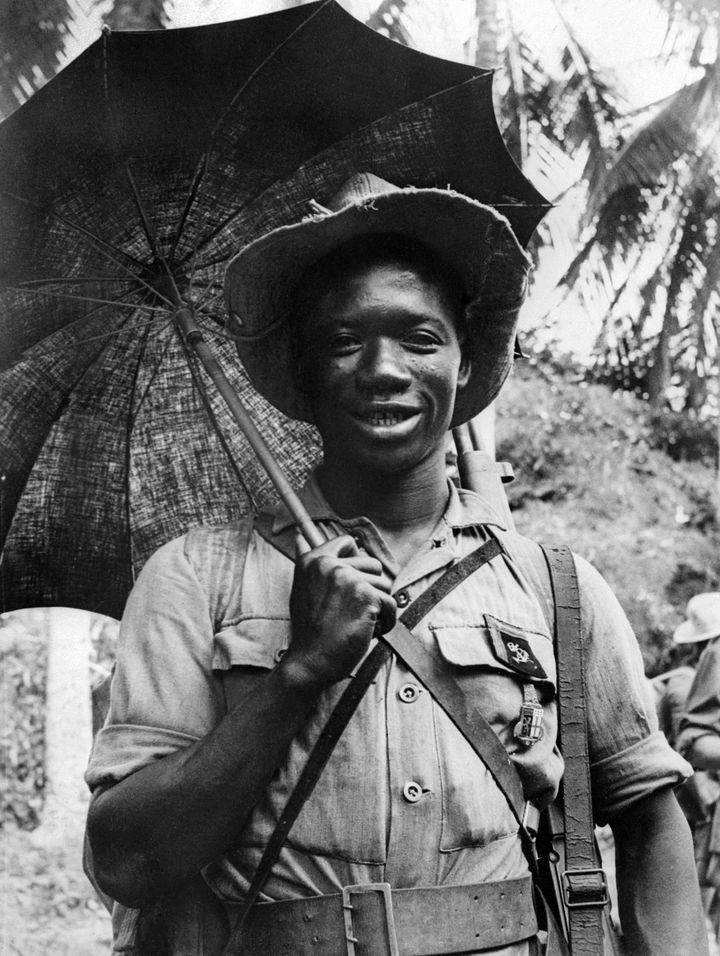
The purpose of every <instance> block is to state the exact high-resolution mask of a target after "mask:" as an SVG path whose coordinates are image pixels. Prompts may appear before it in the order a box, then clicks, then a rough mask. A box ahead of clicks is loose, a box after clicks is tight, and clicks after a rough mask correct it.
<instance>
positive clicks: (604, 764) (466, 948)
mask: <svg viewBox="0 0 720 956" xmlns="http://www.w3.org/2000/svg"><path fill="white" fill-rule="evenodd" d="M313 208H314V210H315V213H314V215H312V216H310V217H309V218H305V219H303V220H302V221H301V222H298V223H297V224H294V225H291V226H286V227H284V228H281V229H277V230H274V231H273V232H270V233H268V234H267V235H265V236H263V237H261V238H260V239H258V240H257V241H255V242H254V243H252V244H251V245H250V246H248V247H246V248H245V249H244V250H242V251H241V252H240V254H239V255H238V256H237V257H236V259H235V260H234V261H233V262H232V263H231V265H230V268H229V270H228V275H227V280H226V292H227V301H228V306H229V311H230V313H231V315H232V316H234V322H235V325H234V334H235V336H236V339H237V342H238V349H239V352H240V355H241V358H242V360H243V362H244V364H245V367H246V369H247V371H248V374H249V375H250V377H251V379H252V380H253V382H254V384H255V385H256V387H257V388H258V389H259V391H260V392H261V393H263V394H264V395H265V396H266V397H267V398H268V400H269V401H270V402H272V403H273V404H274V405H275V406H276V407H277V408H279V409H280V410H281V411H283V412H285V413H287V414H288V415H290V416H293V417H295V418H299V419H304V420H306V421H311V422H314V423H315V425H316V426H317V428H318V430H319V432H320V435H321V437H322V442H323V452H324V457H323V461H322V464H321V465H320V466H319V468H318V469H317V471H316V472H315V474H314V475H313V476H312V478H311V479H310V481H309V483H308V484H307V486H306V487H305V488H304V490H303V492H302V499H303V501H304V504H305V505H306V507H307V509H308V510H309V512H310V514H311V516H312V518H313V519H314V521H315V522H316V524H317V525H318V527H319V528H320V529H321V530H322V532H323V533H324V536H325V537H326V538H327V541H326V542H325V543H324V544H322V545H321V546H319V547H315V548H314V549H312V550H311V549H309V547H308V546H307V545H306V544H305V543H304V542H303V541H301V540H299V539H298V535H297V533H296V531H295V528H294V524H293V521H292V519H291V518H290V516H289V514H288V513H287V512H286V511H285V509H284V508H283V507H280V508H278V510H277V511H276V512H275V513H274V514H273V515H270V516H260V518H259V519H256V521H255V522H254V523H253V524H252V526H251V523H250V522H248V523H244V524H237V525H232V526H227V527H222V528H204V529H203V528H201V529H196V530H194V531H191V532H190V533H189V534H187V535H186V536H185V537H183V538H181V539H179V540H177V541H175V542H172V543H170V544H169V545H166V546H165V547H164V548H162V549H161V550H160V551H159V552H158V553H157V554H156V555H155V556H154V557H153V558H152V559H151V561H149V562H148V564H147V566H146V567H145V569H144V570H143V572H142V574H141V575H140V578H139V580H138V582H137V584H136V586H135V589H134V591H133V594H132V595H131V597H130V600H129V603H128V607H127V610H126V614H125V617H124V619H123V625H122V635H121V643H120V649H119V654H118V663H117V670H116V673H115V677H114V681H113V688H112V703H111V710H110V715H109V719H108V722H107V724H106V726H105V728H104V729H103V730H102V731H101V732H100V734H99V735H98V738H97V741H96V744H95V748H94V752H93V756H92V759H91V764H90V768H89V771H88V781H89V783H90V786H91V787H92V788H93V791H94V795H93V800H92V804H91V809H90V816H89V824H88V833H89V840H90V844H91V847H92V852H93V858H94V872H95V877H96V879H97V881H98V883H99V884H100V885H101V887H102V888H103V889H104V890H105V891H106V892H107V893H108V894H109V895H110V896H111V897H113V898H114V899H115V900H117V901H119V904H122V905H118V906H116V908H115V919H114V922H115V945H116V951H118V952H124V953H136V954H148V956H157V954H159V953H162V952H167V953H172V954H176V956H179V954H183V956H198V954H207V956H210V954H212V956H215V954H220V953H222V952H227V953H228V954H231V953H232V954H239V953H269V954H273V956H275V954H280V953H293V954H295V953H297V954H305V953H308V954H309V953H313V954H318V956H319V954H323V956H324V954H327V956H330V954H341V953H348V952H350V953H353V952H354V953H357V954H358V956H359V954H364V956H381V954H383V953H397V952H399V953H404V954H409V956H420V954H439V953H461V952H462V953H472V952H479V951H482V952H497V953H503V954H525V953H533V952H538V949H537V948H536V947H537V945H538V943H537V938H538V923H537V915H536V912H535V909H534V903H533V893H532V886H531V875H530V864H529V862H528V855H529V854H528V852H527V850H528V848H527V841H526V840H525V839H524V836H523V832H522V828H521V827H519V825H518V820H517V818H516V816H515V814H514V813H513V812H512V808H511V806H510V805H509V802H508V799H507V798H506V795H505V793H504V791H503V789H502V787H501V786H500V785H498V782H497V780H496V777H495V775H494V773H493V772H491V769H492V766H491V761H490V760H488V761H485V760H484V759H483V758H482V757H481V756H480V755H479V752H478V750H477V748H475V747H474V746H473V745H472V744H471V742H470V741H469V739H468V738H467V736H466V735H464V734H463V733H462V732H461V731H460V729H458V726H457V725H456V723H457V722H456V721H454V720H453V719H451V716H450V715H449V714H448V710H447V707H444V706H441V705H440V704H439V703H438V701H437V700H436V699H435V695H434V693H432V692H431V691H429V690H428V689H427V685H425V684H424V683H423V682H422V681H421V680H419V679H418V678H417V677H416V676H415V673H414V671H413V670H412V669H410V668H409V667H408V666H406V662H405V660H404V659H403V657H402V655H398V654H392V653H391V652H390V650H389V649H388V647H387V644H386V643H385V641H382V640H378V634H379V633H381V634H386V635H387V638H388V640H391V637H392V635H395V634H398V635H400V636H402V633H404V634H405V635H406V636H407V635H409V636H410V641H409V644H408V652H409V653H410V656H412V654H413V653H421V654H423V655H425V656H426V657H427V658H428V659H429V660H430V661H431V662H432V663H431V665H430V669H431V670H432V669H433V668H434V669H436V670H439V671H442V672H443V673H445V672H449V673H450V674H451V675H452V678H453V681H452V686H453V687H454V688H455V690H456V691H457V693H459V695H460V697H461V698H463V699H464V700H466V701H468V702H469V703H470V704H471V705H472V707H475V708H477V709H478V710H479V711H480V713H481V714H482V716H483V718H484V720H485V721H486V722H487V723H488V724H489V726H490V727H491V728H492V731H493V733H491V734H490V736H491V737H492V738H493V740H494V742H495V746H496V747H497V746H500V749H501V753H502V756H503V758H504V760H505V763H506V764H507V765H508V767H510V768H511V770H512V773H513V774H515V775H516V777H518V778H519V781H520V783H519V786H520V787H521V791H522V795H523V798H524V800H525V801H527V803H528V804H529V805H532V806H534V807H536V808H538V809H541V808H542V807H544V806H545V805H547V804H548V803H549V802H550V801H551V800H553V799H554V797H555V796H556V794H557V792H558V786H559V783H560V780H561V777H562V773H563V760H562V757H561V755H560V752H559V750H558V746H557V712H556V666H555V659H554V653H553V643H552V638H551V634H550V630H551V625H549V624H548V621H547V619H546V607H543V601H547V600H548V599H547V595H546V594H545V596H544V597H543V587H545V589H546V590H547V585H543V583H542V582H541V581H539V579H538V576H537V575H536V574H534V573H533V570H532V568H529V567H525V566H524V563H523V561H522V560H519V559H518V558H517V556H516V555H515V556H514V551H516V549H515V548H514V546H513V544H514V543H517V541H518V540H519V536H518V535H515V534H514V533H511V532H508V531H505V530H504V529H503V528H502V526H501V522H500V520H499V519H498V517H497V516H496V515H494V514H493V513H492V511H491V510H490V508H489V507H488V505H487V504H486V503H485V502H484V501H483V499H481V498H480V497H478V496H477V495H475V494H473V493H471V492H468V491H464V490H458V489H457V488H455V487H454V485H453V484H452V483H450V482H448V479H447V475H446V464H445V451H446V438H447V432H448V429H449V428H450V427H451V426H454V425H457V424H459V423H461V422H464V421H466V420H468V419H469V418H470V417H472V416H474V415H476V414H477V413H478V412H479V411H480V410H482V409H483V408H484V407H486V406H487V405H488V404H489V402H491V401H492V399H493V398H494V397H495V395H496V394H497V392H498V391H499V389H500V387H501V385H502V383H503V381H504V379H505V377H506V375H507V373H508V371H509V369H510V366H511V363H512V355H513V347H514V341H515V332H516V321H517V313H518V309H519V307H520V304H521V302H522V300H523V296H524V294H525V288H526V282H527V274H528V271H529V261H528V258H527V256H526V254H525V252H524V251H523V250H522V248H521V247H520V245H519V244H518V242H517V241H516V239H515V237H514V235H513V233H512V231H511V229H510V227H509V225H508V223H507V221H506V220H505V219H504V218H503V217H502V216H500V215H498V213H497V212H495V211H494V210H493V209H491V208H489V207H487V206H484V205H481V204H479V203H477V202H475V201H473V200H471V199H468V198H467V197H464V196H461V195H459V194H457V193H453V192H450V191H448V190H437V189H418V190H415V189H410V188H398V187H395V186H392V185H390V184H389V183H387V182H385V181H383V180H381V179H379V178H378V177H376V176H373V175H371V174H359V175H356V176H354V177H353V178H352V179H351V180H350V181H349V182H347V183H346V184H345V186H344V187H343V188H342V190H341V191H340V193H339V194H338V195H336V196H335V197H334V199H332V200H330V201H329V202H328V207H327V208H326V209H320V210H319V211H318V205H317V203H314V204H313ZM468 556H469V557H468ZM466 558H467V560H466ZM468 562H469V563H468ZM577 566H578V567H577V570H578V577H579V586H580V596H581V606H582V614H583V631H584V640H585V646H586V659H587V686H588V691H587V707H588V727H589V751H590V760H591V776H592V791H593V795H594V812H595V816H596V819H598V820H599V821H601V822H605V821H609V822H610V823H611V824H612V827H613V830H614V834H615V838H616V845H617V872H618V883H619V895H620V900H621V916H622V921H623V926H624V929H625V932H626V937H627V939H628V943H629V951H630V952H632V953H672V954H674V956H677V954H681V953H687V954H694V956H695V954H699V953H702V952H704V951H705V947H706V939H705V934H704V927H703V920H702V915H701V910H700V902H699V895H698V892H697V887H696V884H695V872H694V865H693V857H692V851H691V845H690V840H689V834H688V831H687V828H686V824H685V821H684V819H683V817H682V815H681V814H680V813H679V811H678V808H677V805H676V803H675V800H674V797H673V795H672V792H671V790H672V787H673V786H674V785H676V784H677V783H678V782H680V781H681V780H683V779H684V778H685V776H686V775H687V772H688V768H687V765H686V764H685V762H684V761H683V760H682V759H681V758H680V757H679V756H678V755H677V754H675V753H674V752H673V751H672V750H671V749H670V748H669V746H668V745H667V743H666V742H665V740H664V738H663V737H662V735H661V734H659V733H658V732H657V729H656V728H657V725H656V722H655V717H654V711H653V707H652V703H651V702H650V701H649V700H648V699H647V696H646V692H645V689H644V678H643V671H642V663H641V659H640V654H639V650H638V647H637V644H636V642H635V639H634V637H633V635H632V633H631V631H630V629H629V625H628V623H627V621H626V619H625V617H624V615H623V613H622V611H621V610H620V608H619V606H618V605H617V602H616V601H615V599H614V597H613V595H612V594H611V592H610V591H609V589H608V587H607V585H606V584H605V583H604V582H603V580H602V579H601V578H600V577H599V575H598V574H597V572H595V571H594V570H593V569H592V568H591V567H590V566H589V565H588V564H586V563H585V562H583V561H582V560H581V559H578V560H577ZM408 629H409V630H408ZM398 639H399V638H398ZM393 646H394V645H393ZM413 648H415V650H413ZM371 665H372V666H371ZM351 675H355V676H354V677H351ZM356 687H360V688H361V689H360V690H359V691H358V692H357V693H355V688H356ZM458 688H459V691H458ZM353 694H355V697H354V698H353ZM338 702H340V704H339V712H340V716H338V711H336V710H335V708H336V705H338ZM528 702H530V703H528ZM527 706H529V707H530V713H531V714H532V718H533V719H532V720H527V721H525V720H520V717H521V714H525V713H526V712H525V710H524V708H526V707H527ZM334 711H335V712H334ZM331 715H332V716H331ZM324 728H325V730H324V732H323V729H324ZM325 738H328V739H329V738H332V739H333V742H334V747H333V746H332V745H329V746H326V742H325ZM323 748H325V749H324V750H323ZM507 755H509V756H510V760H509V761H508V760H507ZM256 899H257V902H255V900H256ZM240 924H241V925H240ZM230 937H232V938H231V941H230V943H229V945H228V939H229V938H230ZM226 947H227V948H226Z"/></svg>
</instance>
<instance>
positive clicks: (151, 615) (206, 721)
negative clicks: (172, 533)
mask: <svg viewBox="0 0 720 956" xmlns="http://www.w3.org/2000/svg"><path fill="white" fill-rule="evenodd" d="M185 544H186V538H178V539H177V540H175V541H172V542H170V543H169V544H167V545H165V546H164V547H163V548H161V549H160V550H159V551H158V552H156V554H155V555H153V557H152V558H150V560H149V561H148V562H147V564H146V565H145V567H144V568H143V570H142V572H141V574H140V575H139V577H138V580H137V582H136V584H135V587H134V588H133V590H132V593H131V594H130V597H129V599H128V603H127V607H126V609H125V613H124V615H123V619H122V623H121V627H120V637H119V642H118V656H117V664H116V668H115V673H114V676H113V683H112V695H111V707H110V713H109V714H108V719H107V721H106V724H105V726H104V727H103V728H102V729H101V730H100V732H99V733H98V735H97V737H96V739H95V744H94V747H93V751H92V754H91V757H90V763H89V766H88V770H87V774H86V781H87V783H88V786H89V787H90V788H91V789H96V788H97V787H99V786H107V785H108V784H112V783H116V782H117V781H118V780H122V779H123V778H125V777H127V776H128V775H129V774H131V773H134V772H135V771H137V770H139V769H140V768H141V767H144V766H146V765H147V764H149V763H151V762H152V761H154V760H157V759H159V758H161V757H165V756H167V755H168V754H171V753H173V752H175V751H177V750H180V749H182V748H183V747H187V746H188V745H189V744H192V743H193V742H194V741H196V740H199V739H200V738H202V737H204V736H205V735H206V734H207V733H209V731H210V730H212V728H213V727H214V726H216V724H217V723H218V721H219V720H220V719H221V717H222V714H223V712H224V702H223V695H222V689H221V686H220V685H219V683H218V682H217V679H216V678H214V677H213V671H212V654H213V622H212V620H211V617H210V611H209V609H208V598H207V595H206V594H205V593H204V591H203V588H202V586H201V584H200V582H199V580H198V577H197V575H196V573H195V570H194V568H193V565H192V563H191V561H190V560H189V558H188V556H187V554H186V547H185Z"/></svg>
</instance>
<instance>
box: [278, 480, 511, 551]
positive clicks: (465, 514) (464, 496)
mask: <svg viewBox="0 0 720 956" xmlns="http://www.w3.org/2000/svg"><path fill="white" fill-rule="evenodd" d="M448 486H449V490H450V494H449V498H448V503H447V507H446V509H445V513H444V514H443V516H442V518H441V519H440V524H439V525H438V527H437V528H436V530H435V532H434V534H433V538H434V539H438V536H439V533H441V530H442V528H443V527H445V528H446V529H447V530H449V531H455V530H460V529H462V528H469V527H474V526H476V525H488V524H489V525H495V527H498V528H500V529H501V530H503V531H505V530H507V526H506V524H505V522H504V521H503V519H502V518H501V517H500V516H499V515H498V513H497V512H496V511H495V510H494V509H493V508H492V506H491V505H490V504H489V503H488V502H487V501H486V500H485V499H484V498H482V497H480V495H478V494H476V493H475V492H473V491H468V490H467V489H465V488H461V489H458V488H456V487H455V485H454V484H453V483H452V482H451V481H448ZM299 498H300V501H301V502H302V503H303V505H304V506H305V508H306V510H307V512H308V514H309V515H310V517H311V518H312V519H313V521H320V522H323V521H332V522H335V523H339V524H342V523H343V520H342V518H339V517H338V516H337V515H336V514H335V512H334V511H333V509H332V508H331V507H330V505H329V504H328V503H327V501H326V500H325V496H324V495H323V493H322V491H321V490H320V485H319V484H318V481H317V475H316V472H315V471H314V472H313V473H312V474H311V475H310V477H309V478H308V480H307V481H306V482H305V485H304V486H303V488H302V490H301V491H300V494H299ZM274 514H275V518H274V521H273V529H272V530H273V534H280V533H281V532H283V531H286V530H287V529H288V528H290V527H292V526H293V525H294V524H295V521H294V519H293V517H292V515H291V514H290V512H289V511H288V509H287V506H286V505H285V504H283V503H281V504H280V505H278V506H277V508H276V509H275V512H274Z"/></svg>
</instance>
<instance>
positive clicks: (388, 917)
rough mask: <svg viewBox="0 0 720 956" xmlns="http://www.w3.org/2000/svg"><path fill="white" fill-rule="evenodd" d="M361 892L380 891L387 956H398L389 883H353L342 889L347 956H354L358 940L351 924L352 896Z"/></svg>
mask: <svg viewBox="0 0 720 956" xmlns="http://www.w3.org/2000/svg"><path fill="white" fill-rule="evenodd" d="M362 893H380V894H381V896H382V899H383V914H384V916H385V931H386V933H387V944H388V950H387V951H388V956H400V950H399V948H398V941H397V936H396V935H395V919H394V917H393V905H392V892H391V889H390V884H389V883H355V884H353V885H352V886H344V887H343V891H342V909H343V920H344V922H345V946H346V952H347V956H356V950H355V944H356V943H359V942H360V940H359V939H358V938H357V937H356V936H355V928H354V925H353V909H354V907H353V905H352V902H351V900H352V897H353V896H358V895H360V894H362Z"/></svg>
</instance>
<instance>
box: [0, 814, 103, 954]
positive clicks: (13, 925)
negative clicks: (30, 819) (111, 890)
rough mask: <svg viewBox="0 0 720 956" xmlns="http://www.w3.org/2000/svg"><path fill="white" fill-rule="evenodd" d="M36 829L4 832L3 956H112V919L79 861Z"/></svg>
mask: <svg viewBox="0 0 720 956" xmlns="http://www.w3.org/2000/svg"><path fill="white" fill-rule="evenodd" d="M36 833H37V831H28V830H20V829H18V828H16V827H14V826H7V827H5V828H3V829H2V831H0V847H1V850H0V852H1V853H2V875H1V877H0V879H1V881H2V882H1V884H0V927H1V928H0V954H2V956H107V954H109V953H110V951H111V943H112V934H111V931H110V917H109V916H108V914H107V912H106V910H105V909H104V907H103V905H102V903H100V902H99V900H98V899H97V897H96V895H95V892H94V890H93V888H92V887H91V885H90V883H89V882H88V881H87V879H86V877H85V875H84V874H83V873H82V870H81V868H80V865H79V863H76V862H75V861H74V860H72V859H68V854H67V851H66V850H65V848H57V847H55V848H53V847H51V846H48V845H43V843H42V842H40V841H39V840H38V838H37V836H36ZM79 852H80V851H79V850H78V856H79Z"/></svg>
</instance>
